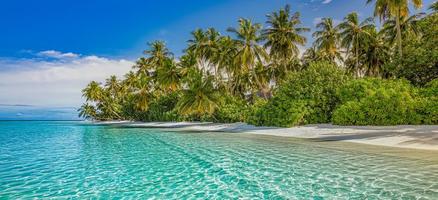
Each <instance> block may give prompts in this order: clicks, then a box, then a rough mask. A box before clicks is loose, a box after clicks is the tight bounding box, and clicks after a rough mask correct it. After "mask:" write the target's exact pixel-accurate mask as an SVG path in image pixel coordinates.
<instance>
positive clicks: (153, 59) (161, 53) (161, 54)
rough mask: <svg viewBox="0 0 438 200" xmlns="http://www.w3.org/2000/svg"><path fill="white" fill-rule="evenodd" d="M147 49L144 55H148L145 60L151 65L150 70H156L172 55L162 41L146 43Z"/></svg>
mask: <svg viewBox="0 0 438 200" xmlns="http://www.w3.org/2000/svg"><path fill="white" fill-rule="evenodd" d="M148 45H149V49H148V50H145V51H144V54H146V55H149V57H148V58H146V61H147V64H149V65H152V66H151V68H152V69H154V68H157V67H159V66H162V65H163V63H164V62H165V60H166V59H169V58H171V57H172V56H173V54H172V53H171V52H170V51H169V49H167V47H166V43H165V42H164V41H160V40H157V41H154V42H152V43H148Z"/></svg>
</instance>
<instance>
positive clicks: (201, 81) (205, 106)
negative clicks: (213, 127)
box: [177, 69, 220, 117]
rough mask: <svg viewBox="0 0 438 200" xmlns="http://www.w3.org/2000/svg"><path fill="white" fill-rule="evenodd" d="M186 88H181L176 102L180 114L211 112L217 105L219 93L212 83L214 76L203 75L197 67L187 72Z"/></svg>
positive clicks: (200, 114)
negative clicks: (180, 93)
mask: <svg viewBox="0 0 438 200" xmlns="http://www.w3.org/2000/svg"><path fill="white" fill-rule="evenodd" d="M189 73H190V74H189V79H188V83H187V84H188V88H187V89H185V90H183V92H182V96H181V98H180V100H179V101H178V104H177V109H178V112H179V113H180V114H182V115H196V116H198V117H200V116H202V115H204V114H212V113H213V112H214V111H215V110H216V108H217V107H218V102H219V100H220V98H219V93H218V92H217V89H216V88H215V87H214V85H213V80H214V77H213V76H211V75H207V76H205V75H203V74H202V73H201V72H200V71H199V70H198V69H193V70H191V71H190V72H189Z"/></svg>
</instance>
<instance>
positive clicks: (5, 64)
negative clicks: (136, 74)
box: [0, 51, 134, 106]
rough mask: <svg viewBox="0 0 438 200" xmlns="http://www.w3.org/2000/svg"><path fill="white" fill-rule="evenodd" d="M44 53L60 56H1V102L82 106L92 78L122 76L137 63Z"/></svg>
mask: <svg viewBox="0 0 438 200" xmlns="http://www.w3.org/2000/svg"><path fill="white" fill-rule="evenodd" d="M44 52H45V53H42V52H40V53H42V54H41V56H42V55H47V57H51V58H58V59H55V60H48V61H47V60H41V59H16V60H13V59H2V58H0V94H1V95H0V103H3V104H30V105H42V106H78V105H80V104H81V102H82V101H83V100H82V97H81V90H82V88H83V87H85V86H86V85H87V84H88V83H89V82H90V81H92V80H96V81H100V82H102V81H104V80H105V79H106V78H108V77H109V76H110V75H117V76H119V77H120V76H122V75H123V74H125V73H127V72H128V71H129V70H130V69H131V66H132V65H133V64H134V63H133V62H131V61H128V60H124V59H119V60H117V59H109V58H104V57H97V56H79V55H78V54H73V53H61V52H57V51H44ZM65 58H67V59H65ZM1 69H4V70H1Z"/></svg>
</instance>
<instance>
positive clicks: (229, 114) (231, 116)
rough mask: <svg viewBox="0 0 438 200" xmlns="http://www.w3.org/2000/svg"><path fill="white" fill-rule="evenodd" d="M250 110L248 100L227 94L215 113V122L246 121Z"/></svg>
mask: <svg viewBox="0 0 438 200" xmlns="http://www.w3.org/2000/svg"><path fill="white" fill-rule="evenodd" d="M248 112H249V108H248V105H247V102H246V101H245V100H243V99H240V98H238V97H234V96H231V95H226V96H225V97H224V100H223V101H222V103H221V104H220V105H219V107H218V108H217V109H216V111H215V113H213V117H212V118H213V120H214V121H215V122H222V123H233V122H243V121H245V119H246V117H247V115H248Z"/></svg>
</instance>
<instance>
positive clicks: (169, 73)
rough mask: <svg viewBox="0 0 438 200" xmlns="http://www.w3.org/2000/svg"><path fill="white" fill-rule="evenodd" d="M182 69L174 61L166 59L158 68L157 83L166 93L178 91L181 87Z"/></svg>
mask: <svg viewBox="0 0 438 200" xmlns="http://www.w3.org/2000/svg"><path fill="white" fill-rule="evenodd" d="M180 79H181V75H180V69H179V68H178V66H177V65H176V63H175V62H174V61H173V60H170V59H166V60H165V61H164V63H163V65H162V66H161V67H159V68H157V82H158V84H159V86H160V87H161V88H163V89H164V90H165V91H176V90H177V89H178V88H179V86H180Z"/></svg>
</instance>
